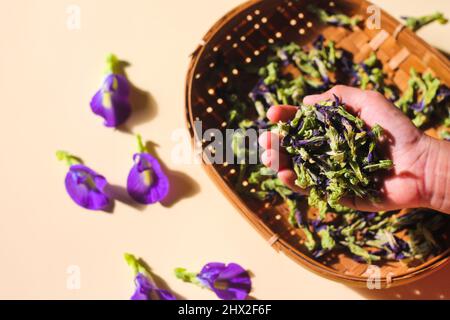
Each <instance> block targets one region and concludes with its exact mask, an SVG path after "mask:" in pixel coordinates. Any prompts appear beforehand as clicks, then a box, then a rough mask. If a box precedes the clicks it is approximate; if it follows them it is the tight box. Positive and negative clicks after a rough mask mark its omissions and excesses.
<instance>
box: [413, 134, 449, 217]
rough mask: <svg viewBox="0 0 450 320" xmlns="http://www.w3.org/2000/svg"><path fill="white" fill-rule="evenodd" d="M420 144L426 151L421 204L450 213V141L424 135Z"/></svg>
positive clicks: (421, 148)
mask: <svg viewBox="0 0 450 320" xmlns="http://www.w3.org/2000/svg"><path fill="white" fill-rule="evenodd" d="M419 144H420V148H419V150H421V152H425V153H426V156H425V159H426V160H425V163H424V167H423V174H422V177H421V184H422V187H421V188H420V189H421V192H420V197H421V199H420V203H421V206H422V207H426V208H430V209H433V210H437V211H441V212H445V213H450V172H449V171H450V143H448V142H446V141H441V140H437V139H434V138H432V137H429V136H426V135H424V137H423V139H422V140H421V141H420V143H419Z"/></svg>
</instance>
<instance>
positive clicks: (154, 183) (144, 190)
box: [127, 135, 169, 204]
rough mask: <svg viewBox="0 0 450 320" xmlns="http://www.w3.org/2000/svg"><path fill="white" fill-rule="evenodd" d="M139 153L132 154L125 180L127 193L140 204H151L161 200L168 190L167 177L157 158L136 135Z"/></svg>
mask: <svg viewBox="0 0 450 320" xmlns="http://www.w3.org/2000/svg"><path fill="white" fill-rule="evenodd" d="M137 140H138V147H139V153H137V154H135V155H134V156H133V160H134V165H133V167H132V168H131V170H130V173H129V175H128V181H127V190H128V194H129V195H130V196H131V197H132V198H133V199H134V200H135V201H137V202H139V203H142V204H153V203H156V202H159V201H162V200H163V199H164V198H165V197H166V196H167V194H168V192H169V179H168V178H167V176H166V174H165V173H164V172H163V170H162V168H161V166H160V164H159V162H158V160H157V159H156V158H155V157H153V156H152V155H150V154H149V151H148V150H147V148H146V147H145V145H144V143H143V142H142V138H141V136H140V135H138V136H137Z"/></svg>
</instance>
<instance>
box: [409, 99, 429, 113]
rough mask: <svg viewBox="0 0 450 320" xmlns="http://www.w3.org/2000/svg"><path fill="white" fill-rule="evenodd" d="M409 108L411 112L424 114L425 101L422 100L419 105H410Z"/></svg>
mask: <svg viewBox="0 0 450 320" xmlns="http://www.w3.org/2000/svg"><path fill="white" fill-rule="evenodd" d="M409 108H410V109H411V110H414V111H417V112H422V111H423V109H425V100H424V99H422V100H421V101H419V102H417V103H413V104H411V105H409Z"/></svg>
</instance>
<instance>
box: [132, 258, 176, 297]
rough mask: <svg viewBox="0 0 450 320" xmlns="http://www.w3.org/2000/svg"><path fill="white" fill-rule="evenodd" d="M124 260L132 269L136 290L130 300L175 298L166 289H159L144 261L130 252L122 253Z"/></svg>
mask: <svg viewBox="0 0 450 320" xmlns="http://www.w3.org/2000/svg"><path fill="white" fill-rule="evenodd" d="M124 257H125V261H126V262H127V263H128V265H129V266H130V267H131V268H132V269H133V272H134V274H135V278H134V282H135V285H136V290H135V291H134V294H133V295H132V296H131V300H176V299H177V298H176V297H175V296H174V295H173V294H172V293H171V292H170V291H168V290H163V289H159V288H158V287H157V286H156V284H155V283H154V281H153V280H152V275H151V273H150V271H149V270H148V268H147V267H146V266H145V265H144V263H143V262H142V261H141V260H140V259H137V258H136V257H135V256H133V255H132V254H128V253H126V254H125V255H124Z"/></svg>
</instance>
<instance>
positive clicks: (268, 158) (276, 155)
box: [261, 149, 290, 172]
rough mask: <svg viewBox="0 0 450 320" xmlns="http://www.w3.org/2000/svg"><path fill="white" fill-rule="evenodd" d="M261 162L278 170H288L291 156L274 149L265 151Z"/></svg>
mask: <svg viewBox="0 0 450 320" xmlns="http://www.w3.org/2000/svg"><path fill="white" fill-rule="evenodd" d="M261 162H262V163H263V164H264V165H265V166H266V167H269V168H270V169H272V170H274V171H276V172H278V171H281V170H286V169H288V168H289V167H290V161H289V156H288V155H287V154H285V153H282V152H278V151H276V150H272V149H268V150H266V151H264V152H263V154H262V155H261Z"/></svg>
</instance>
